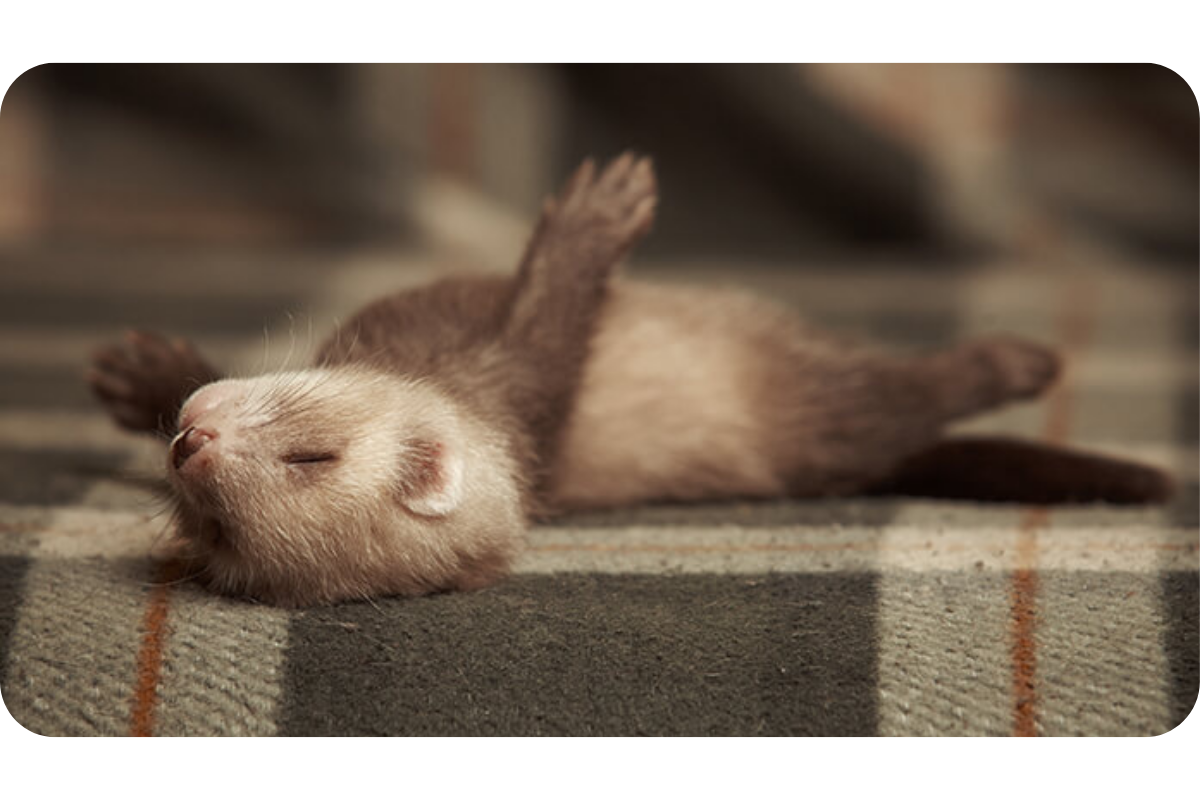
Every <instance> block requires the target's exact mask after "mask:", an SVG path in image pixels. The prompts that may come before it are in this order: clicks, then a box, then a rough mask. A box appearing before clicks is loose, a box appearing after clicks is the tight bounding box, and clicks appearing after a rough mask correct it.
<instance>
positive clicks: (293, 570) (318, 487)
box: [167, 367, 524, 606]
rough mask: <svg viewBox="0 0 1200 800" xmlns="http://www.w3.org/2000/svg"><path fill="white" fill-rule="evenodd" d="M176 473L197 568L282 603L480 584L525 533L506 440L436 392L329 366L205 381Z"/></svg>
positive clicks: (184, 420) (172, 467) (231, 588)
mask: <svg viewBox="0 0 1200 800" xmlns="http://www.w3.org/2000/svg"><path fill="white" fill-rule="evenodd" d="M178 430H179V434H178V435H177V436H176V437H175V439H174V440H173V441H172V443H171V447H170V450H169V453H168V463H167V470H168V474H169V476H170V482H171V484H172V485H173V487H174V489H175V494H176V497H177V499H178V504H177V507H178V513H177V516H178V522H179V526H178V527H179V534H180V536H181V537H182V539H183V541H184V544H185V552H187V554H188V558H189V561H192V562H194V563H196V564H198V565H199V567H200V569H199V572H200V576H201V577H202V578H203V579H204V580H205V582H207V583H208V584H209V585H210V586H212V587H213V588H214V589H216V590H217V591H221V592H224V593H229V594H239V595H249V596H253V597H258V598H260V599H263V600H267V601H268V602H274V603H278V604H281V605H293V606H296V605H310V604H314V603H323V602H332V601H336V600H341V599H349V598H356V597H357V598H365V597H372V596H379V595H387V594H421V593H425V592H429V591H435V590H439V589H447V588H472V587H476V586H481V585H485V584H487V583H489V582H491V581H492V580H494V579H495V578H497V577H499V576H500V575H502V574H503V573H504V572H505V571H506V569H507V566H508V562H509V561H510V559H511V558H512V556H513V555H514V554H515V551H516V549H517V546H518V544H519V540H520V537H521V532H522V530H523V522H524V520H523V514H522V509H521V498H520V493H519V491H518V488H517V486H516V482H515V478H514V470H513V467H512V464H511V463H510V461H509V456H508V454H507V451H506V449H505V446H504V443H503V442H502V441H501V440H499V438H498V437H497V436H496V434H494V433H492V432H490V431H489V430H487V429H486V428H485V427H484V426H483V425H481V424H480V423H479V422H477V421H475V420H474V419H473V418H471V417H470V416H469V415H467V414H465V413H464V412H462V411H461V410H460V409H458V408H457V407H456V406H455V405H454V404H453V403H452V402H451V401H450V400H449V399H448V398H447V397H445V396H444V395H442V394H440V393H439V392H437V391H436V390H434V389H432V388H431V387H429V386H426V385H422V384H420V383H416V382H411V381H405V380H403V379H400V378H397V377H394V376H391V375H387V374H384V373H380V372H375V371H371V370H366V369H358V368H352V367H336V368H329V369H313V370H305V371H300V372H289V373H280V374H275V375H268V376H264V377H260V378H252V379H238V380H223V381H218V382H216V383H212V384H209V385H207V386H205V387H203V388H201V389H200V390H198V391H197V392H196V393H195V394H193V395H192V396H191V397H190V398H188V400H187V402H186V403H184V405H183V408H182V409H181V410H180V413H179V425H178Z"/></svg>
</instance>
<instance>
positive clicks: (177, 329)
mask: <svg viewBox="0 0 1200 800" xmlns="http://www.w3.org/2000/svg"><path fill="white" fill-rule="evenodd" d="M301 307H302V305H301V302H300V298H299V297H293V296H289V295H287V294H286V293H281V294H279V295H278V296H271V297H265V296H264V297H253V296H237V295H234V294H231V293H225V294H222V295H220V296H218V297H203V296H200V297H197V296H196V295H195V294H194V293H186V294H185V293H181V294H179V295H172V294H169V293H163V292H156V293H146V292H138V291H136V290H134V289H133V288H132V287H129V286H124V287H122V289H121V291H119V292H114V293H112V294H108V295H105V296H104V298H103V300H99V299H97V297H96V294H95V285H94V284H92V283H88V284H87V285H85V286H83V287H82V288H80V289H79V291H78V292H75V293H72V292H69V291H66V290H64V289H62V288H55V289H46V290H39V289H34V288H24V287H23V288H17V289H10V290H8V291H5V292H3V293H0V320H4V323H5V324H6V325H18V326H21V327H24V328H49V329H53V330H63V329H66V328H71V327H76V328H99V327H106V326H111V327H117V328H149V329H152V330H161V331H166V332H170V333H186V334H189V335H196V334H200V333H204V332H219V333H222V334H237V333H241V334H250V335H257V334H261V332H262V328H263V325H264V324H266V323H267V322H269V321H271V320H273V319H277V318H279V317H282V316H283V315H284V314H285V313H286V312H287V311H288V310H296V309H299V308H301ZM97 344H102V342H97Z"/></svg>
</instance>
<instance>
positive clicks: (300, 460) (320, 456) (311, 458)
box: [283, 452, 337, 464]
mask: <svg viewBox="0 0 1200 800" xmlns="http://www.w3.org/2000/svg"><path fill="white" fill-rule="evenodd" d="M336 459H337V454H336V453H319V452H318V453H306V452H298V453H289V454H288V455H286V456H284V457H283V463H285V464H321V463H324V462H326V461H334V460H336Z"/></svg>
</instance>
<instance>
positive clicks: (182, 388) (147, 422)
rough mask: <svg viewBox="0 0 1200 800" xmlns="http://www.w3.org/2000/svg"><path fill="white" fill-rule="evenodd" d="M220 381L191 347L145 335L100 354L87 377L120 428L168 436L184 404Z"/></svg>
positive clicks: (136, 333)
mask: <svg viewBox="0 0 1200 800" xmlns="http://www.w3.org/2000/svg"><path fill="white" fill-rule="evenodd" d="M218 377H219V376H218V374H217V372H216V370H214V369H213V368H212V367H211V366H209V364H208V363H207V362H206V361H205V360H204V358H203V357H201V355H200V354H199V353H198V352H196V349H195V348H194V347H193V346H192V345H191V343H189V342H187V341H185V340H183V339H171V340H168V339H166V338H165V337H163V336H160V335H158V334H154V333H146V332H143V331H129V332H127V333H126V334H125V337H124V339H123V340H122V341H120V342H117V343H114V344H110V345H107V346H105V347H102V348H100V349H99V350H97V351H96V352H95V353H93V354H92V359H91V365H90V366H89V368H88V370H87V372H86V374H85V378H86V380H87V382H88V385H89V386H91V389H92V392H93V394H95V395H96V397H97V398H98V399H99V400H100V402H101V403H102V404H103V405H104V407H105V408H106V409H107V410H108V413H109V415H110V416H111V417H112V418H113V420H115V421H116V423H117V424H118V425H120V426H121V427H123V428H126V429H128V430H131V431H161V432H164V433H166V432H170V430H171V429H173V428H174V425H175V415H176V413H177V412H178V411H179V406H180V405H181V404H182V402H183V401H184V399H186V397H187V396H188V395H189V394H190V393H191V392H193V391H195V390H196V389H197V388H199V387H200V386H203V385H204V384H206V383H209V382H211V381H214V380H216V379H217V378H218Z"/></svg>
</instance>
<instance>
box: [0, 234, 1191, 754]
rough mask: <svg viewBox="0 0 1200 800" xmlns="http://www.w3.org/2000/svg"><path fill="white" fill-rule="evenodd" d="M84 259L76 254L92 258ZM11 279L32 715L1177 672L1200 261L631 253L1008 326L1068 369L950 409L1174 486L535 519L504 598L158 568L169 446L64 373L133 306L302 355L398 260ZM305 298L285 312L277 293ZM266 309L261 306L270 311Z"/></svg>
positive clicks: (753, 714)
mask: <svg viewBox="0 0 1200 800" xmlns="http://www.w3.org/2000/svg"><path fill="white" fill-rule="evenodd" d="M80 257H82V256H80ZM88 258H89V259H91V260H93V261H97V259H99V261H98V262H97V263H100V262H103V263H101V264H100V266H99V267H97V268H96V269H95V270H94V272H93V274H95V276H96V279H95V280H94V281H89V282H87V283H86V284H80V282H79V281H78V279H77V276H78V275H79V274H80V273H79V271H77V270H74V269H73V268H72V265H71V259H72V256H71V255H70V254H58V255H56V256H54V257H52V258H51V257H45V256H39V257H33V256H28V257H22V258H20V259H16V260H14V261H12V262H10V263H9V267H8V268H6V269H5V270H4V271H3V272H2V273H0V282H2V284H3V285H2V286H0V690H2V692H3V698H4V704H5V706H6V707H7V709H8V713H9V714H11V715H12V716H13V717H14V718H15V719H16V720H17V721H18V722H20V723H21V725H23V726H25V727H26V728H27V729H29V730H30V731H34V732H36V733H40V734H49V735H125V734H153V735H163V736H169V735H214V734H221V735H275V734H282V735H311V734H337V735H375V734H428V735H433V734H491V735H534V734H550V735H559V734H570V735H576V734H583V735H600V734H611V735H630V734H650V735H666V734H694V735H726V734H728V735H791V734H800V735H806V734H813V735H875V734H883V735H1050V736H1064V735H1065V736H1074V735H1152V734H1158V733H1162V732H1164V731H1167V730H1169V729H1171V728H1172V727H1174V726H1176V725H1177V724H1179V722H1180V721H1181V720H1182V719H1183V718H1184V717H1185V716H1186V715H1187V714H1188V712H1189V711H1190V710H1191V708H1192V706H1193V704H1194V703H1195V700H1196V694H1197V654H1198V643H1197V633H1198V625H1200V623H1198V622H1197V606H1198V599H1197V585H1198V578H1197V559H1198V555H1197V545H1198V535H1200V534H1198V527H1197V525H1198V523H1197V502H1198V501H1197V490H1196V479H1197V474H1196V473H1197V354H1196V351H1195V348H1196V343H1197V308H1196V281H1195V277H1194V275H1192V276H1188V275H1186V274H1185V273H1181V272H1178V271H1172V270H1166V269H1156V268H1154V267H1152V266H1147V265H1143V264H1127V263H1109V262H1102V261H1097V262H1096V263H1086V264H1073V265H1072V264H1068V265H1065V266H1064V265H1057V264H1056V265H1039V264H995V265H990V266H989V265H984V266H980V267H977V268H971V269H962V270H950V269H946V270H944V271H943V270H938V269H935V270H932V271H931V270H928V269H915V268H914V269H906V268H905V267H904V265H887V266H879V267H875V268H865V267H864V268H855V269H833V268H822V267H821V266H820V265H788V268H787V269H782V268H779V267H769V266H766V265H764V266H762V267H755V266H753V265H750V266H747V265H701V266H693V267H691V268H686V269H685V268H683V267H681V266H680V265H673V264H655V263H647V264H641V265H638V267H637V268H636V269H635V270H634V273H635V274H638V275H645V276H648V277H651V278H655V279H661V280H667V281H689V282H715V283H729V284H735V285H738V286H742V287H750V288H754V289H758V290H760V291H762V292H763V293H765V294H768V295H770V296H772V297H774V298H776V299H777V300H778V301H779V302H782V303H786V304H788V305H791V306H794V307H795V308H796V309H797V310H798V311H800V312H801V313H803V314H804V315H805V316H807V317H808V318H810V319H812V320H814V321H816V322H819V323H821V324H824V325H826V326H829V327H832V328H836V329H838V330H840V331H844V332H849V333H852V334H858V333H861V334H863V335H865V336H870V337H873V338H876V339H879V340H881V341H883V342H885V343H887V344H889V345H891V346H895V347H900V348H920V347H936V346H939V345H942V344H947V343H949V342H952V341H954V340H956V339H958V338H960V337H964V336H969V335H972V334H977V333H982V332H987V331H997V330H1007V331H1011V332H1014V333H1019V334H1022V335H1026V336H1030V337H1034V338H1038V339H1040V340H1043V341H1046V342H1048V343H1050V344H1053V345H1055V346H1056V347H1059V348H1061V349H1062V350H1063V351H1064V352H1065V354H1066V356H1067V358H1068V361H1069V367H1068V369H1067V371H1066V373H1065V375H1064V379H1063V381H1062V382H1061V384H1060V385H1059V386H1058V387H1057V388H1056V389H1055V390H1054V391H1053V392H1051V393H1050V394H1049V395H1048V396H1046V397H1045V398H1043V399H1042V400H1040V401H1039V402H1036V403H1030V404H1025V405H1021V406H1015V407H1012V408H1010V409H1006V410H1004V411H1001V412H998V413H995V414H992V415H989V416H987V417H982V418H980V419H977V420H973V421H971V422H969V423H968V424H966V425H964V426H963V429H964V430H971V431H993V432H1003V433H1012V434H1019V435H1023V436H1028V437H1033V438H1040V439H1049V440H1052V441H1058V442H1060V443H1069V444H1074V445H1079V446H1084V447H1089V448H1095V449H1098V450H1101V451H1103V452H1107V453H1111V454H1116V455H1124V456H1128V457H1132V458H1138V459H1141V460H1143V461H1145V462H1148V463H1152V464H1157V465H1159V466H1161V467H1163V468H1165V469H1167V470H1170V471H1171V472H1172V474H1173V475H1174V476H1175V477H1176V479H1177V481H1178V484H1179V492H1178V494H1177V497H1176V498H1175V500H1174V501H1173V502H1172V503H1171V505H1169V506H1167V507H1163V508H1115V507H1106V506H1102V505H1094V506H1084V507H1078V506H1077V507H1054V508H1026V507H1020V506H1011V505H982V504H970V503H949V502H937V501H922V500H911V499H904V498H875V499H846V500H837V501H821V502H772V503H731V504H708V505H701V506H660V507H652V508H643V509H631V510H627V511H620V512H612V513H603V514H601V513H597V514H588V515H578V516H573V517H569V518H566V519H563V520H559V521H557V522H555V523H554V524H552V525H545V526H540V527H536V528H534V529H533V530H531V531H530V533H529V536H528V547H527V550H526V552H525V555H524V556H523V557H522V559H521V560H520V562H519V563H518V565H517V568H516V571H515V574H514V575H513V576H512V577H511V578H510V579H509V580H507V581H505V582H503V583H501V584H499V585H497V586H495V587H493V588H489V589H485V590H482V591H478V592H474V593H468V594H443V595H437V596H431V597H425V598H419V599H380V600H377V601H375V602H371V603H354V604H345V605H339V606H334V607H328V608H319V609H312V610H305V611H284V610H280V609H275V608H271V607H267V606H263V605H259V604H254V603H249V602H245V601H239V600H232V599H225V598H219V597H215V596H211V595H210V594H208V593H206V592H205V591H203V590H202V589H200V588H198V587H196V586H194V585H192V584H190V583H188V582H186V581H184V582H172V581H167V580H164V578H165V577H166V576H164V574H163V573H161V572H160V570H159V568H158V567H157V566H156V562H155V561H154V560H153V559H152V558H151V554H152V553H153V552H154V551H155V548H156V547H157V546H158V544H159V542H160V537H162V536H163V535H164V531H165V528H166V525H167V516H166V515H165V514H164V509H165V505H164V504H163V503H162V502H161V501H159V500H158V499H156V496H155V494H154V489H155V487H156V486H157V485H158V483H159V481H160V474H161V464H162V462H163V454H162V449H161V445H160V444H159V443H158V442H155V441H153V440H150V439H140V438H137V437H132V436H128V435H125V434H123V433H121V432H120V431H118V430H117V429H116V428H115V427H114V426H112V425H111V424H110V423H109V422H108V420H107V419H106V418H105V417H104V416H103V414H102V413H101V411H100V410H99V408H98V406H96V405H95V404H94V403H93V402H92V401H91V399H90V397H89V396H88V395H87V392H86V389H85V387H84V384H83V382H82V379H81V371H82V369H83V366H84V363H85V359H86V356H87V353H88V351H89V349H90V348H92V347H94V346H96V345H98V344H100V343H102V342H103V341H105V340H106V339H108V338H111V337H112V336H114V335H118V334H119V331H120V330H121V328H122V327H123V326H140V327H147V328H152V329H161V330H166V331H171V332H176V333H181V334H184V335H188V336H192V337H194V338H195V339H196V340H197V341H198V342H199V343H200V345H201V346H202V347H204V348H205V349H206V350H208V351H210V352H212V353H213V354H214V356H215V357H216V358H217V359H219V360H221V361H222V363H224V364H228V365H231V366H233V367H235V368H237V369H239V370H242V371H244V372H248V371H253V370H254V369H255V367H256V366H259V365H260V364H265V365H267V366H272V365H276V366H277V365H278V364H280V363H283V362H284V361H289V362H290V363H293V364H295V363H300V362H301V361H302V360H303V358H304V354H305V353H307V352H308V351H310V350H311V348H312V346H313V342H314V341H315V340H318V339H319V338H320V337H321V335H322V334H324V333H326V332H328V331H329V330H331V329H332V326H333V324H334V321H335V318H342V319H344V318H345V316H346V315H347V314H348V313H350V312H351V311H352V310H353V309H354V308H355V307H356V305H357V304H358V303H359V302H361V301H362V300H365V299H367V298H369V297H372V296H374V295H376V294H378V293H381V292H383V291H387V290H389V289H393V288H398V287H400V286H403V285H406V284H409V283H412V282H415V281H419V280H422V279H424V278H425V277H427V276H429V275H430V274H433V273H434V271H435V265H433V264H428V263H425V262H424V261H422V260H421V259H420V258H418V257H415V256H409V255H405V254H385V255H380V254H350V255H346V256H335V255H329V254H324V255H321V256H316V255H309V256H306V257H295V258H287V259H283V258H280V259H266V258H263V257H251V256H244V255H241V256H239V255H230V256H227V257H223V258H215V257H211V256H209V257H205V258H200V257H195V258H192V259H191V260H184V261H182V262H180V261H178V260H175V261H173V263H172V264H171V266H170V267H169V268H165V267H163V266H162V263H161V261H160V260H158V259H156V258H154V257H152V256H150V255H145V256H139V257H136V258H116V257H115V256H114V257H113V258H111V259H109V260H108V261H104V259H103V258H100V257H98V256H96V255H95V254H89V255H88ZM289 313H290V316H289ZM264 325H268V326H269V331H268V333H267V335H266V336H264V327H263V326H264Z"/></svg>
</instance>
